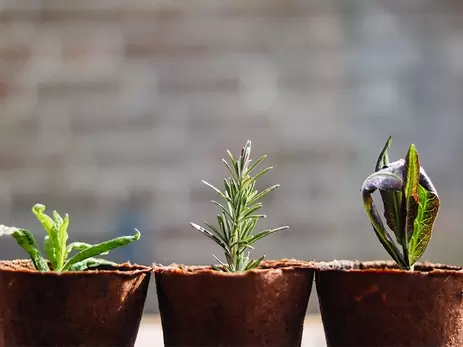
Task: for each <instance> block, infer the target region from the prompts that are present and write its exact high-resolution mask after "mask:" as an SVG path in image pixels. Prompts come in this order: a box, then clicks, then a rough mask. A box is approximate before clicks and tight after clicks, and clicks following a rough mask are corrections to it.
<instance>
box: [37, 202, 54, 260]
mask: <svg viewBox="0 0 463 347" xmlns="http://www.w3.org/2000/svg"><path fill="white" fill-rule="evenodd" d="M45 209H46V207H45V205H42V204H35V205H34V207H33V208H32V212H33V213H34V214H35V216H36V217H37V219H38V220H39V222H40V223H41V224H42V226H43V228H44V229H45V231H46V232H47V234H48V236H49V240H47V241H46V243H47V245H46V246H45V247H46V252H47V255H48V257H49V260H50V262H51V263H52V264H53V268H56V267H58V266H59V261H60V259H59V257H60V254H61V253H60V249H61V248H60V247H61V244H60V240H59V235H58V232H59V231H58V229H56V227H55V221H54V220H53V219H51V218H50V217H49V216H48V215H46V214H45ZM51 248H53V252H50V249H51ZM47 249H48V251H47ZM51 256H53V258H52V257H51Z"/></svg>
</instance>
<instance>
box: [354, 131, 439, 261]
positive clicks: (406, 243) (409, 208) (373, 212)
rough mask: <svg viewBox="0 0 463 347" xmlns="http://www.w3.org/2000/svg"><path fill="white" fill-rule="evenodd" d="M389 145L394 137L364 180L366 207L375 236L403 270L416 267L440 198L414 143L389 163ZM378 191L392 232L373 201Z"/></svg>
mask: <svg viewBox="0 0 463 347" xmlns="http://www.w3.org/2000/svg"><path fill="white" fill-rule="evenodd" d="M390 145H391V137H389V138H388V140H387V142H386V145H385V146H384V148H383V150H382V151H381V153H380V155H379V158H378V161H377V162H376V167H375V173H373V174H372V175H370V176H369V177H368V178H367V179H366V180H365V182H363V185H362V198H363V206H364V208H365V211H366V213H367V215H368V217H369V218H370V222H371V225H372V226H373V230H374V232H375V233H376V236H377V237H378V239H379V241H380V242H381V244H382V245H383V247H384V248H385V249H386V251H387V252H388V253H389V255H390V256H391V257H392V259H394V261H395V262H396V263H397V264H398V265H399V266H400V267H401V268H402V269H405V270H413V264H415V262H416V261H417V260H418V259H419V258H420V257H421V256H422V255H423V253H424V251H425V250H426V247H427V246H428V243H429V240H430V239H431V233H432V229H433V226H434V222H435V220H436V217H437V214H438V211H439V206H440V200H439V197H438V195H437V192H436V189H435V188H434V186H433V184H432V182H431V180H430V178H429V177H428V176H427V175H426V172H425V171H424V169H423V168H422V167H421V166H420V161H419V158H418V152H417V151H416V149H415V146H414V145H413V144H412V145H411V146H410V148H409V150H408V153H407V156H406V157H405V159H400V160H398V161H395V162H392V163H389V159H388V155H387V151H388V149H389V147H390ZM376 190H379V191H380V194H381V199H382V201H383V206H384V218H385V220H386V224H387V226H388V228H389V229H390V231H392V233H389V232H388V231H387V230H386V228H385V226H384V223H383V221H382V219H381V216H380V215H379V213H378V211H377V209H376V206H375V203H374V201H373V196H372V194H373V192H374V191H376ZM394 239H395V241H394Z"/></svg>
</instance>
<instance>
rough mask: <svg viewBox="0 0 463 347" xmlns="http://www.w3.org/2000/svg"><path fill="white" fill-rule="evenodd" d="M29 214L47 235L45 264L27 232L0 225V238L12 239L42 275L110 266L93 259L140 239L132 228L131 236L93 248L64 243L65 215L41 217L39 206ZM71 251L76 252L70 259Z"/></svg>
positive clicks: (42, 215) (104, 261) (110, 263)
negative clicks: (6, 236)
mask: <svg viewBox="0 0 463 347" xmlns="http://www.w3.org/2000/svg"><path fill="white" fill-rule="evenodd" d="M32 212H33V213H34V214H35V215H36V217H37V219H38V220H39V221H40V223H41V224H42V226H43V228H44V229H45V231H46V232H47V235H46V236H45V240H44V249H45V253H46V254H47V257H48V261H47V260H46V259H45V258H44V257H43V256H42V253H41V252H40V249H39V247H38V245H37V241H36V238H35V236H34V235H33V234H32V233H31V232H30V231H28V230H26V229H19V228H15V227H5V226H3V225H2V226H0V236H1V235H4V234H6V235H11V236H13V238H14V239H15V240H16V242H17V243H18V244H19V246H21V247H22V248H23V249H24V250H25V251H26V252H27V253H28V254H29V256H30V258H31V260H32V263H33V264H34V266H35V268H36V269H37V270H38V271H42V272H48V271H56V272H62V271H83V270H86V269H88V268H91V267H95V266H98V265H112V264H114V263H113V262H110V261H107V260H104V259H100V258H94V257H96V256H101V255H107V254H108V253H109V251H110V250H112V249H115V248H118V247H122V246H125V245H128V244H129V243H132V242H133V241H136V240H138V239H139V238H140V236H141V234H140V232H139V231H138V230H136V229H135V231H136V233H135V235H132V236H122V237H117V238H115V239H112V240H109V241H106V242H102V243H98V244H96V245H91V244H88V243H84V242H72V243H70V244H67V241H68V232H67V229H68V227H69V215H68V214H66V215H65V216H64V218H62V217H61V216H60V215H59V214H58V212H56V211H53V218H51V217H49V216H48V215H46V214H45V206H44V205H40V204H36V205H35V206H34V207H33V208H32ZM74 251H77V253H75V254H74V255H72V256H71V253H72V252H74ZM49 265H51V268H50V266H49Z"/></svg>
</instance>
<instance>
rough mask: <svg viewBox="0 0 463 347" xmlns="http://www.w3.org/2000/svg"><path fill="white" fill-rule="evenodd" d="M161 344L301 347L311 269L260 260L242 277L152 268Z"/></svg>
mask: <svg viewBox="0 0 463 347" xmlns="http://www.w3.org/2000/svg"><path fill="white" fill-rule="evenodd" d="M154 271H155V277H156V288H157V293H158V300H159V311H160V314H161V321H162V329H163V334H164V344H165V346H189V347H193V346H234V347H238V346H253V347H257V346H286V347H292V346H300V344H301V339H302V328H303V323H304V316H305V313H306V310H307V304H308V300H309V296H310V291H311V288H312V282H313V275H314V266H313V264H312V263H309V262H302V261H296V260H286V259H285V260H281V261H265V262H263V263H262V264H261V266H260V267H259V268H258V269H255V270H250V271H247V272H242V273H226V272H220V271H215V270H213V269H212V268H211V267H209V266H183V265H171V266H166V267H162V266H161V267H158V266H155V267H154Z"/></svg>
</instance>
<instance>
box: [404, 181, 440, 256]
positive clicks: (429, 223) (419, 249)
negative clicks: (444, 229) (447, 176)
mask: <svg viewBox="0 0 463 347" xmlns="http://www.w3.org/2000/svg"><path fill="white" fill-rule="evenodd" d="M425 175H426V174H424V177H426V176H425ZM424 177H423V179H427V180H429V179H428V178H427V177H426V178H424ZM423 179H422V180H420V181H423ZM429 182H430V181H429ZM418 197H419V200H418V201H419V208H418V215H417V217H416V219H415V223H414V230H413V235H412V238H411V239H410V245H409V248H410V251H409V257H410V265H413V264H414V263H415V262H416V261H417V260H418V259H419V258H420V257H421V256H422V255H423V253H424V251H425V250H426V247H427V245H428V243H429V241H430V239H431V233H432V229H433V226H434V222H435V220H436V218H437V214H438V212H439V206H440V200H439V197H438V196H437V192H436V191H435V190H434V189H432V188H431V189H426V188H425V187H424V186H423V185H421V184H420V185H419V187H418Z"/></svg>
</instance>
